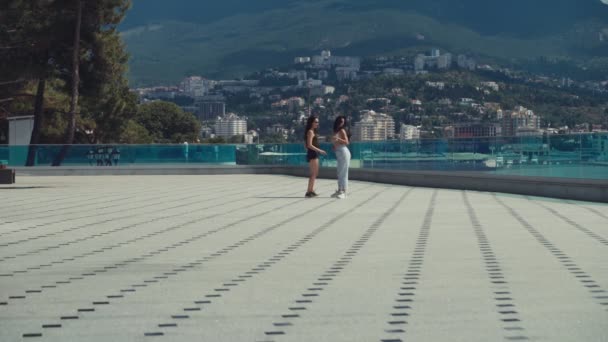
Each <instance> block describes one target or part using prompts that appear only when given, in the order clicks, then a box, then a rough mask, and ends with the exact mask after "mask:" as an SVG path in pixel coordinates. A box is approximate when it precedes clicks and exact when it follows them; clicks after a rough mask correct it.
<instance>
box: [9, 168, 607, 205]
mask: <svg viewBox="0 0 608 342" xmlns="http://www.w3.org/2000/svg"><path fill="white" fill-rule="evenodd" d="M17 172H18V173H19V174H20V175H26V176H27V175H32V176H94V175H117V176H118V175H227V174H273V175H280V174H282V175H290V176H297V177H308V169H307V168H306V167H297V166H281V165H256V166H245V165H228V166H224V165H212V166H201V165H194V166H191V165H179V166H175V165H167V166H164V165H161V166H124V167H108V168H98V167H59V168H53V167H36V168H17ZM335 175H336V170H335V168H322V169H321V170H320V175H319V177H320V178H326V179H335V178H336V176H335ZM349 175H350V179H351V180H360V181H367V182H375V183H385V184H395V185H408V186H418V187H431V188H446V189H461V190H475V191H488V192H502V193H511V194H519V195H529V196H541V197H553V198H562V199H572V200H581V201H592V202H605V203H608V181H606V180H590V179H572V178H554V177H526V176H505V175H495V174H487V173H478V172H451V171H397V170H372V169H351V170H350V173H349Z"/></svg>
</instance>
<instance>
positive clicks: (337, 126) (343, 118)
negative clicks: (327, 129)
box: [334, 115, 346, 133]
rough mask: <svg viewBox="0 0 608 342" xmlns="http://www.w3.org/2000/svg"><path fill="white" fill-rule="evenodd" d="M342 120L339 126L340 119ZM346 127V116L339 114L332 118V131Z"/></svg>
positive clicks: (336, 131)
mask: <svg viewBox="0 0 608 342" xmlns="http://www.w3.org/2000/svg"><path fill="white" fill-rule="evenodd" d="M342 120H344V124H343V125H342V126H341V127H340V121H342ZM343 128H344V129H346V116H344V115H340V116H338V117H336V120H334V133H338V132H339V131H340V130H341V129H343Z"/></svg>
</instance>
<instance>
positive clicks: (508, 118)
mask: <svg viewBox="0 0 608 342" xmlns="http://www.w3.org/2000/svg"><path fill="white" fill-rule="evenodd" d="M535 130H536V131H538V130H540V117H539V116H537V115H536V114H534V112H533V111H531V110H529V109H527V108H524V107H522V106H518V107H516V108H515V109H514V110H512V111H505V112H504V113H503V118H502V135H503V136H507V137H511V136H517V135H520V134H519V133H520V131H521V133H522V134H524V133H525V134H530V132H531V131H535ZM538 133H540V132H538Z"/></svg>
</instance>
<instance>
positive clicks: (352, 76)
mask: <svg viewBox="0 0 608 342" xmlns="http://www.w3.org/2000/svg"><path fill="white" fill-rule="evenodd" d="M358 71H359V69H357V68H353V67H336V78H337V79H338V81H340V82H341V81H352V80H356V79H357V73H358ZM320 73H321V72H319V74H320Z"/></svg>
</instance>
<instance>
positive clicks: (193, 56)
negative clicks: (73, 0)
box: [124, 2, 571, 85]
mask: <svg viewBox="0 0 608 342" xmlns="http://www.w3.org/2000/svg"><path fill="white" fill-rule="evenodd" d="M416 33H420V34H423V35H425V36H426V38H427V39H426V41H423V42H419V41H415V40H414V39H412V38H413V36H414V34H416ZM124 37H125V40H126V42H127V44H128V47H129V50H130V52H131V54H132V61H131V79H132V83H133V84H134V85H143V84H159V83H175V82H176V81H177V80H179V79H180V78H182V77H183V76H186V75H190V74H202V75H206V76H209V77H230V76H238V75H242V74H243V73H245V72H248V71H252V70H257V69H259V68H262V67H266V66H272V65H277V64H278V65H285V64H288V63H289V62H290V61H291V59H292V58H293V57H294V56H297V55H302V54H303V55H311V54H312V53H314V52H318V51H319V50H320V49H323V48H330V49H333V50H337V52H340V53H341V54H346V53H350V54H357V55H378V54H389V53H392V52H396V51H400V50H403V49H408V48H411V47H412V46H414V45H416V44H420V45H422V46H431V45H432V46H438V47H440V48H443V49H447V50H450V51H452V52H454V53H460V52H465V53H475V54H478V55H482V56H490V57H493V58H500V59H504V60H510V59H520V58H530V57H532V58H533V57H536V56H541V55H544V56H566V55H569V54H571V50H569V49H570V47H571V46H570V39H568V40H565V39H564V37H560V36H556V37H551V38H542V39H541V38H538V39H530V40H524V39H515V38H507V37H501V36H482V35H480V34H478V33H476V32H474V31H472V30H469V29H466V28H463V27H462V26H457V25H452V24H446V23H441V22H438V21H436V20H434V19H431V18H429V17H426V16H422V15H420V14H417V13H413V12H402V11H391V10H374V11H369V12H348V11H346V12H343V11H338V10H331V9H327V8H325V6H324V4H323V3H322V2H320V3H319V4H316V5H311V4H307V5H306V6H294V7H291V8H289V9H281V10H276V11H269V12H264V13H262V14H240V15H236V16H231V17H227V18H224V19H222V20H219V21H215V22H212V23H209V24H194V23H184V22H171V21H166V22H161V23H159V25H158V26H154V27H151V28H150V29H145V28H143V29H142V28H141V27H140V28H136V29H131V30H129V31H127V32H125V35H124ZM568 38H569V37H568Z"/></svg>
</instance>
